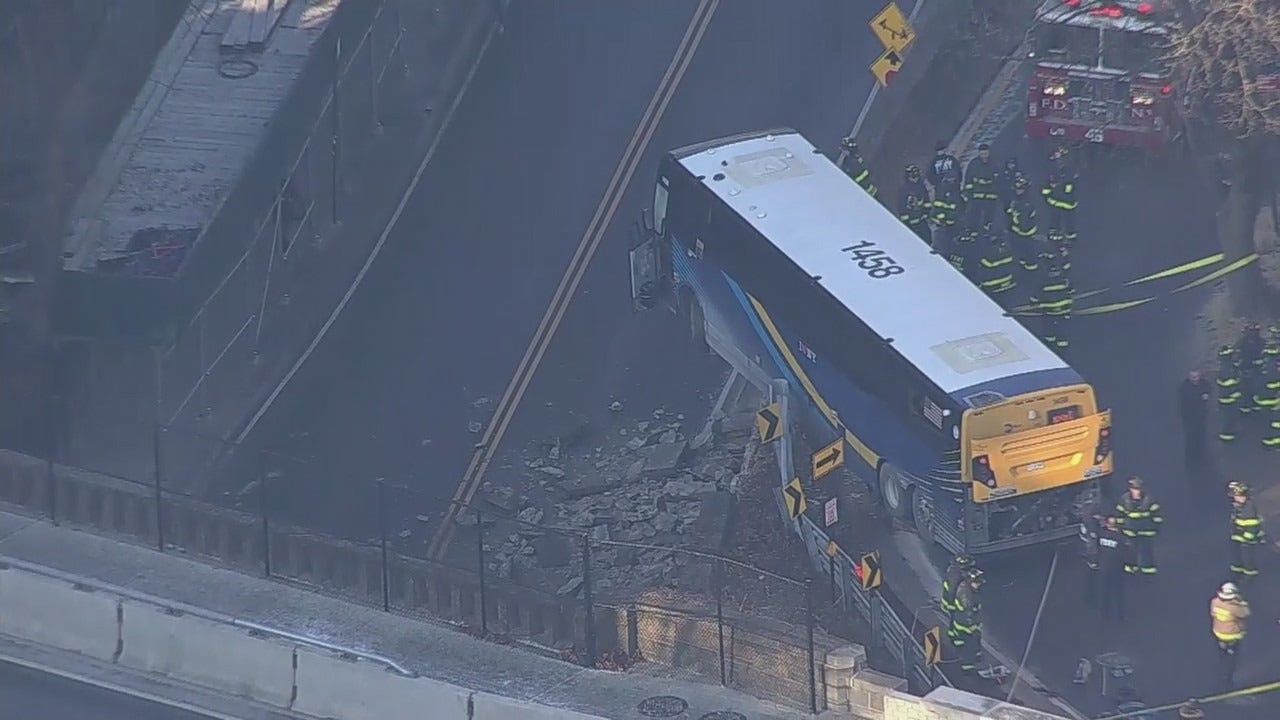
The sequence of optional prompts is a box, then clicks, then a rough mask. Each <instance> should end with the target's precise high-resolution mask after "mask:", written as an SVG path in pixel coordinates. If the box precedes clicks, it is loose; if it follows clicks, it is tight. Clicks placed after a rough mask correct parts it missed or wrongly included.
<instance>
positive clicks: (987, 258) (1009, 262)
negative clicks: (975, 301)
mask: <svg viewBox="0 0 1280 720" xmlns="http://www.w3.org/2000/svg"><path fill="white" fill-rule="evenodd" d="M977 242H978V250H979V257H978V267H976V268H974V270H975V271H976V273H977V278H978V287H980V288H982V289H983V291H984V292H986V293H987V295H990V296H991V299H992V300H995V301H996V302H998V303H1000V304H1001V306H1003V305H1004V304H1005V302H1006V300H1007V299H1008V298H1009V296H1010V293H1011V291H1012V290H1013V289H1014V288H1015V287H1017V281H1016V280H1015V279H1014V277H1013V252H1012V251H1011V250H1010V249H1009V243H1008V242H1006V241H1005V239H1004V233H1000V232H996V231H995V230H994V229H993V228H992V227H991V223H987V224H986V225H983V226H982V231H981V232H980V233H978V241H977Z"/></svg>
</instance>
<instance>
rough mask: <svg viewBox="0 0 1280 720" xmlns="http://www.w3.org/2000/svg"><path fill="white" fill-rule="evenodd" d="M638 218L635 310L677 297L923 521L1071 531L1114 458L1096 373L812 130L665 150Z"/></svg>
mask: <svg viewBox="0 0 1280 720" xmlns="http://www.w3.org/2000/svg"><path fill="white" fill-rule="evenodd" d="M645 226H646V228H647V229H648V230H649V232H648V233H647V234H645V235H644V236H643V237H642V242H640V243H639V244H638V245H637V246H636V247H635V248H633V249H632V251H631V273H632V296H633V299H634V300H635V302H636V306H637V308H650V307H655V306H658V305H660V304H662V303H663V302H664V301H665V302H666V303H667V304H669V305H670V307H671V308H672V309H674V310H675V311H677V312H678V313H679V315H680V316H681V317H682V318H684V320H685V321H686V322H688V324H689V328H690V332H691V335H692V339H693V341H694V342H695V343H697V344H698V345H700V346H704V347H706V348H709V349H710V350H711V351H714V352H716V353H717V354H718V355H720V356H721V357H723V358H724V359H725V360H727V361H728V362H729V363H730V364H732V365H733V366H734V367H736V368H737V369H738V370H739V371H740V372H742V373H743V374H744V375H745V376H746V377H748V378H754V379H756V382H757V384H759V383H761V382H767V379H769V378H783V379H786V380H787V381H788V382H789V383H790V385H791V387H792V388H794V389H795V390H797V391H801V392H803V393H804V394H805V395H807V399H808V404H809V407H810V408H811V409H812V410H813V411H814V412H813V414H814V416H816V417H817V418H820V419H821V421H822V422H823V423H825V424H827V425H829V427H830V428H832V429H833V430H834V431H835V432H836V433H837V434H841V433H842V434H843V435H844V439H845V442H846V444H847V449H849V450H851V453H850V455H849V457H850V459H851V460H855V459H856V460H859V461H860V463H861V467H859V466H857V464H855V463H853V462H851V463H850V467H851V468H852V470H853V471H854V473H855V474H856V475H857V476H859V477H861V478H863V479H864V480H866V481H867V482H868V483H869V484H870V485H871V486H872V487H873V489H874V490H875V491H876V492H877V494H878V496H879V497H880V499H881V501H882V502H883V504H884V505H885V507H886V508H887V509H888V511H889V512H891V513H892V514H893V515H894V516H896V517H898V518H901V519H902V520H904V521H907V522H911V523H913V524H914V526H915V528H916V530H917V532H919V533H920V535H921V536H922V537H924V538H925V539H927V540H929V541H932V542H937V543H939V544H941V545H942V546H944V547H946V548H947V549H949V550H950V551H952V552H968V553H984V552H994V551H999V550H1004V549H1009V548H1014V547H1021V546H1026V545H1032V544H1036V543H1041V542H1047V541H1053V540H1059V539H1063V538H1066V537H1068V536H1070V535H1072V534H1074V533H1076V532H1077V530H1078V526H1079V522H1080V514H1081V511H1082V509H1083V508H1084V507H1086V506H1087V505H1088V504H1090V503H1092V502H1094V501H1096V499H1097V496H1098V486H1099V482H1100V481H1101V479H1102V478H1103V477H1105V476H1107V475H1109V474H1110V473H1111V472H1112V453H1111V418H1110V413H1109V411H1105V410H1101V409H1100V408H1099V407H1098V404H1097V400H1096V398H1095V396H1094V391H1093V388H1092V387H1091V386H1090V385H1089V384H1088V383H1086V382H1085V381H1084V379H1083V378H1082V377H1081V376H1080V375H1079V374H1078V373H1077V372H1076V371H1075V370H1073V369H1072V368H1071V367H1070V366H1068V365H1067V364H1066V363H1065V362H1063V361H1062V359H1061V358H1059V357H1058V356H1057V355H1056V354H1054V352H1053V351H1051V350H1050V349H1049V348H1047V347H1045V345H1044V344H1043V343H1041V342H1040V341H1039V340H1038V339H1037V338H1036V336H1035V335H1033V334H1032V333H1031V332H1029V331H1028V330H1027V329H1026V328H1024V327H1023V326H1022V325H1021V324H1020V323H1019V322H1018V321H1017V320H1015V319H1013V318H1011V317H1009V316H1008V315H1007V314H1006V313H1005V312H1004V310H1002V309H1001V308H1000V306H999V305H997V304H996V303H995V302H993V301H992V300H990V299H989V298H988V297H987V296H986V295H985V294H984V293H983V292H982V291H981V290H979V289H978V288H977V287H975V286H974V285H973V284H972V283H970V282H969V280H968V279H966V278H965V277H964V276H963V275H962V274H961V273H959V272H958V271H957V270H956V269H955V268H954V267H953V266H952V265H951V264H950V263H949V262H947V260H946V259H945V258H943V257H941V256H940V255H938V254H936V253H934V252H933V251H932V250H931V249H930V248H929V247H928V246H927V245H925V244H924V243H922V242H921V241H920V239H919V238H918V237H917V236H916V235H915V233H913V232H912V231H911V230H909V229H908V228H907V227H905V226H904V225H902V224H901V223H900V222H899V221H898V219H897V218H896V217H895V216H894V215H893V214H892V213H890V212H889V211H888V210H886V209H885V208H884V207H882V206H881V205H880V204H879V203H878V202H877V201H876V200H875V199H873V198H872V197H870V196H869V195H867V194H866V193H865V192H863V190H862V189H861V188H860V187H858V185H857V184H856V183H854V182H853V181H852V180H850V179H849V178H848V177H847V176H846V175H845V173H844V172H843V171H841V170H840V169H839V168H838V167H836V166H835V164H834V163H832V162H831V161H830V160H829V159H828V158H827V157H825V156H824V155H823V154H822V153H821V152H820V151H819V150H818V149H817V148H815V147H814V146H813V144H811V143H810V142H809V141H808V140H806V139H805V138H804V137H803V136H801V135H800V134H799V133H797V132H795V131H793V130H790V129H777V130H771V131H767V132H757V133H750V134H745V135H739V136H735V137H730V138H724V139H720V140H713V141H710V142H705V143H701V144H698V145H692V146H689V147H684V148H680V149H677V150H673V151H671V152H669V153H667V154H666V155H665V156H664V157H663V159H662V162H661V166H660V169H659V176H658V183H657V189H656V193H655V197H654V204H653V212H652V216H651V217H649V218H647V220H646V223H645ZM800 406H801V407H803V405H800Z"/></svg>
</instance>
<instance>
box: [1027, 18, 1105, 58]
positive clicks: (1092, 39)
mask: <svg viewBox="0 0 1280 720" xmlns="http://www.w3.org/2000/svg"><path fill="white" fill-rule="evenodd" d="M1100 42H1101V36H1100V31H1099V30H1096V29H1093V28H1087V27H1076V26H1074V25H1063V24H1043V25H1040V26H1038V27H1037V28H1036V55H1037V56H1038V57H1039V58H1040V59H1041V60H1045V61H1048V62H1055V63H1062V64H1064V65H1084V66H1086V67H1093V66H1095V65H1097V64H1098V45H1099V43H1100Z"/></svg>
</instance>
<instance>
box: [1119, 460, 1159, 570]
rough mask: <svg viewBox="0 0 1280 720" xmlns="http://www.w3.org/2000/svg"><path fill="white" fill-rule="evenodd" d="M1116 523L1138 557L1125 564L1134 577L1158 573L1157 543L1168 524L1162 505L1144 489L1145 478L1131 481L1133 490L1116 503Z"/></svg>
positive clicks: (1132, 478)
mask: <svg viewBox="0 0 1280 720" xmlns="http://www.w3.org/2000/svg"><path fill="white" fill-rule="evenodd" d="M1116 514H1117V517H1116V524H1117V525H1118V526H1119V527H1120V532H1122V533H1124V536H1125V537H1127V538H1129V540H1130V541H1131V542H1132V543H1133V549H1134V557H1133V559H1132V561H1130V563H1129V564H1127V565H1125V568H1124V569H1125V572H1127V573H1129V574H1130V575H1133V574H1137V573H1141V574H1143V575H1154V574H1156V554H1155V540H1156V535H1157V534H1158V533H1159V532H1160V526H1161V525H1162V524H1164V516H1163V515H1161V514H1160V503H1158V502H1156V501H1155V500H1152V499H1151V495H1150V494H1149V493H1148V492H1147V491H1146V488H1145V487H1143V482H1142V478H1140V477H1138V476H1136V475H1135V476H1134V477H1131V478H1129V491H1128V492H1127V493H1125V495H1124V497H1122V498H1120V502H1118V503H1116Z"/></svg>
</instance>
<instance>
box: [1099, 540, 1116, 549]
mask: <svg viewBox="0 0 1280 720" xmlns="http://www.w3.org/2000/svg"><path fill="white" fill-rule="evenodd" d="M1098 544H1099V545H1101V546H1102V547H1109V548H1114V547H1120V543H1118V542H1116V541H1115V540H1112V539H1111V538H1098Z"/></svg>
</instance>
